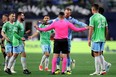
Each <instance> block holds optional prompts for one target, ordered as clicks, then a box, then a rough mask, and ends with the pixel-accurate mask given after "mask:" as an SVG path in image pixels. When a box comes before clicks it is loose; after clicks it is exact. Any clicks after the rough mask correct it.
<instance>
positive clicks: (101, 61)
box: [100, 55, 105, 70]
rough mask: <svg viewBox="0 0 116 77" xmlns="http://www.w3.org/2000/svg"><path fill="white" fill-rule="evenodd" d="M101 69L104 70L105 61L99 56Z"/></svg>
mask: <svg viewBox="0 0 116 77" xmlns="http://www.w3.org/2000/svg"><path fill="white" fill-rule="evenodd" d="M100 63H101V69H102V70H105V59H104V56H103V55H100Z"/></svg>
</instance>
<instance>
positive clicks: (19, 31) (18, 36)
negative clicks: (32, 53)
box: [6, 12, 31, 74]
mask: <svg viewBox="0 0 116 77" xmlns="http://www.w3.org/2000/svg"><path fill="white" fill-rule="evenodd" d="M24 18H25V16H24V13H23V12H18V13H17V21H16V23H15V27H14V29H13V32H14V34H13V42H12V43H13V56H12V57H11V58H10V60H9V63H8V67H7V70H6V72H7V73H8V74H12V73H11V71H10V68H11V66H12V64H13V62H14V60H15V59H16V58H17V56H18V55H19V54H21V64H22V67H23V73H24V74H31V72H30V71H29V70H28V69H27V65H26V53H25V50H24V40H25V38H24V26H23V21H24Z"/></svg>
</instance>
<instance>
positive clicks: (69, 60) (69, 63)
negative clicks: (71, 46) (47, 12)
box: [67, 56, 71, 71]
mask: <svg viewBox="0 0 116 77" xmlns="http://www.w3.org/2000/svg"><path fill="white" fill-rule="evenodd" d="M67 61H68V62H67V70H68V71H70V70H71V68H70V65H71V58H70V57H69V56H68V57H67Z"/></svg>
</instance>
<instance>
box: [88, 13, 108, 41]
mask: <svg viewBox="0 0 116 77" xmlns="http://www.w3.org/2000/svg"><path fill="white" fill-rule="evenodd" d="M89 25H90V26H92V27H93V28H94V30H93V34H92V38H91V39H92V41H93V42H105V27H106V26H108V24H107V21H106V18H105V17H104V16H103V15H101V14H99V13H95V14H94V15H92V16H91V17H90V24H89Z"/></svg>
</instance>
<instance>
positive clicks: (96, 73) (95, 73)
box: [89, 72, 100, 75]
mask: <svg viewBox="0 0 116 77" xmlns="http://www.w3.org/2000/svg"><path fill="white" fill-rule="evenodd" d="M89 75H100V73H98V72H94V73H92V74H89Z"/></svg>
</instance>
